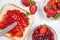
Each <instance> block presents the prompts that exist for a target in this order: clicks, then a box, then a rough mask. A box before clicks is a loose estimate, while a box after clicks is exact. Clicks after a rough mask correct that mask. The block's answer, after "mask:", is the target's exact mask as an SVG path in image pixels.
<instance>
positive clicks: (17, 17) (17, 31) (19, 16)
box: [0, 9, 29, 37]
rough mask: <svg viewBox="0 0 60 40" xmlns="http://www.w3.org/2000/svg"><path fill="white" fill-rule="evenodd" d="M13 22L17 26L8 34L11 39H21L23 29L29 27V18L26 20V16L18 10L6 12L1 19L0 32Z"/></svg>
mask: <svg viewBox="0 0 60 40" xmlns="http://www.w3.org/2000/svg"><path fill="white" fill-rule="evenodd" d="M13 22H17V25H16V27H14V28H13V29H12V30H11V31H9V32H8V33H10V34H11V36H12V37H14V36H17V37H22V36H23V32H24V30H25V27H27V26H28V25H29V18H27V17H26V14H24V13H23V12H20V11H19V10H16V9H14V10H8V11H7V13H6V14H5V15H4V17H3V20H2V21H0V30H2V29H4V28H6V27H7V26H9V25H10V24H12V23H13Z"/></svg>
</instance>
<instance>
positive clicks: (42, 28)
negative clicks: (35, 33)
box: [40, 25, 47, 35]
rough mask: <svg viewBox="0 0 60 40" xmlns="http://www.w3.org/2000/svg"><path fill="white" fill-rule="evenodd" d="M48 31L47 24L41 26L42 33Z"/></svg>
mask: <svg viewBox="0 0 60 40" xmlns="http://www.w3.org/2000/svg"><path fill="white" fill-rule="evenodd" d="M46 32H47V26H45V25H44V26H42V25H41V26H40V34H42V35H44V34H45V33H46Z"/></svg>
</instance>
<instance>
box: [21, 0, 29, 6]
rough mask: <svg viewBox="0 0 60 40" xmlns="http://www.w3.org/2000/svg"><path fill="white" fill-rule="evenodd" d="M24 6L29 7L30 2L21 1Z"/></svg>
mask: <svg viewBox="0 0 60 40" xmlns="http://www.w3.org/2000/svg"><path fill="white" fill-rule="evenodd" d="M21 1H22V4H23V5H25V6H29V5H30V0H21Z"/></svg>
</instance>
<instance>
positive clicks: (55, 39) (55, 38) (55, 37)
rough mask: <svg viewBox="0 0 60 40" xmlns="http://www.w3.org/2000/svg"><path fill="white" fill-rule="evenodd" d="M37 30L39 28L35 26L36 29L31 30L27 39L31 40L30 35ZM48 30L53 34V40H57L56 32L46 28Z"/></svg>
mask: <svg viewBox="0 0 60 40" xmlns="http://www.w3.org/2000/svg"><path fill="white" fill-rule="evenodd" d="M38 28H40V27H39V26H37V27H36V28H34V29H33V30H31V31H30V32H29V35H28V37H27V39H29V40H32V34H33V32H34V31H35V30H36V29H38ZM48 28H49V29H50V30H51V31H52V32H53V33H54V40H58V39H57V35H56V32H55V31H54V29H52V28H51V27H48Z"/></svg>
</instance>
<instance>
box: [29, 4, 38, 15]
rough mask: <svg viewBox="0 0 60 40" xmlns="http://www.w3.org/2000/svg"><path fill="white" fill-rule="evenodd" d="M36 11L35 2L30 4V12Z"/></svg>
mask: <svg viewBox="0 0 60 40" xmlns="http://www.w3.org/2000/svg"><path fill="white" fill-rule="evenodd" d="M36 11H37V6H36V5H35V4H33V5H30V12H31V14H35V12H36Z"/></svg>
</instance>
